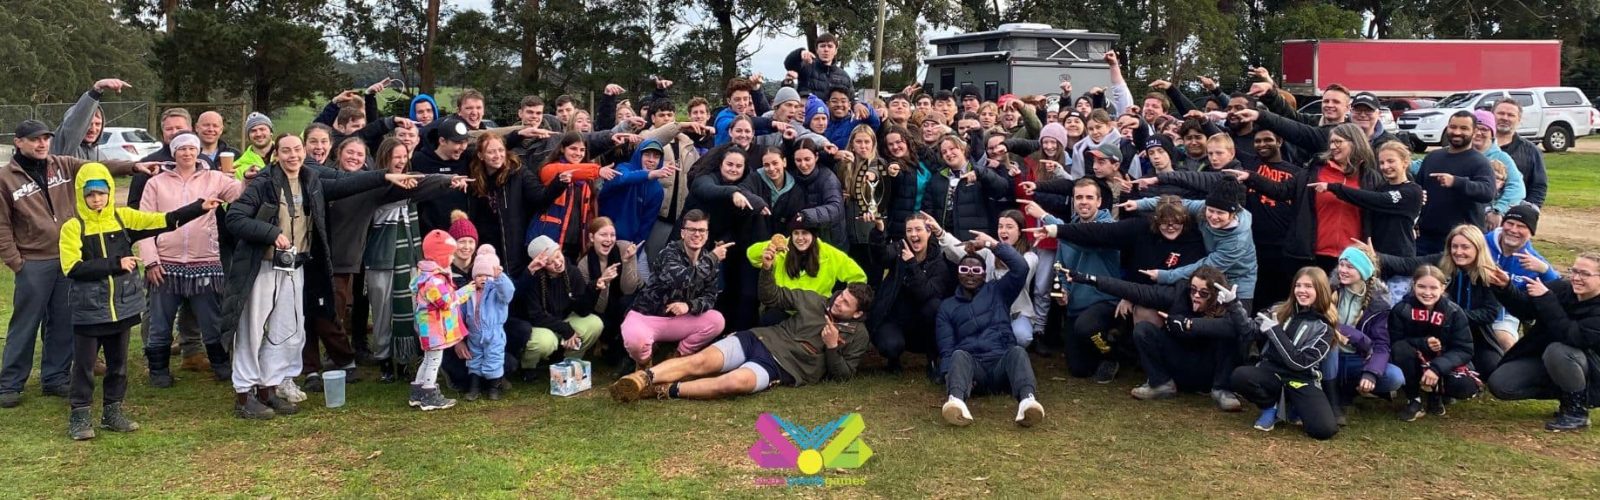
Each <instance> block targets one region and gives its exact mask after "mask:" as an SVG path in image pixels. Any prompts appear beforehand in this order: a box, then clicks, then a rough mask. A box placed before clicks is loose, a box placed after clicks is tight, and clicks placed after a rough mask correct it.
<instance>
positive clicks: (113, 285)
mask: <svg viewBox="0 0 1600 500" xmlns="http://www.w3.org/2000/svg"><path fill="white" fill-rule="evenodd" d="M96 236H97V237H99V238H100V255H101V256H102V257H106V258H109V257H110V256H111V251H110V250H107V249H106V248H107V247H106V233H100V234H98V235H96ZM106 285H108V286H109V287H110V289H111V297H110V300H107V301H106V303H107V304H109V305H110V306H111V322H113V323H115V322H116V321H117V277H116V275H114V274H113V275H111V277H109V278H106Z"/></svg>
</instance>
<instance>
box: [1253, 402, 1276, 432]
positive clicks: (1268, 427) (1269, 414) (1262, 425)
mask: <svg viewBox="0 0 1600 500" xmlns="http://www.w3.org/2000/svg"><path fill="white" fill-rule="evenodd" d="M1277 426H1278V407H1276V406H1274V407H1271V408H1267V409H1264V410H1261V416H1260V417H1257V418H1256V424H1255V426H1254V427H1255V428H1256V430H1258V431H1262V432H1272V429H1273V428H1274V427H1277Z"/></svg>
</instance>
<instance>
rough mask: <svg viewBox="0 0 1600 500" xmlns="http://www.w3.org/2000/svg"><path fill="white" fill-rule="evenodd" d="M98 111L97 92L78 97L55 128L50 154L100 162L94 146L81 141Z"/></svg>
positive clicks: (93, 90)
mask: <svg viewBox="0 0 1600 500" xmlns="http://www.w3.org/2000/svg"><path fill="white" fill-rule="evenodd" d="M99 109H100V91H99V90H97V89H89V91H87V92H84V93H83V95H81V96H78V102H75V103H73V104H72V107H70V108H67V114H66V115H64V116H62V117H61V125H60V126H58V127H56V132H55V133H56V137H55V139H54V140H52V141H50V154H53V155H65V156H71V157H73V158H78V159H82V160H89V161H100V160H101V158H100V150H99V149H98V148H97V147H96V145H95V144H94V143H90V142H84V141H83V140H84V139H86V138H87V136H88V135H89V125H91V123H92V122H93V121H94V112H95V111H96V110H99ZM100 133H101V134H105V131H104V130H101V132H100Z"/></svg>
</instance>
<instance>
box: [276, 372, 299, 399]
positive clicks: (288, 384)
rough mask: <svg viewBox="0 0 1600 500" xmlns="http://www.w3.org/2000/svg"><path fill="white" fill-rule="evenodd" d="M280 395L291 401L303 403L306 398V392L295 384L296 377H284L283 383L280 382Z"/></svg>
mask: <svg viewBox="0 0 1600 500" xmlns="http://www.w3.org/2000/svg"><path fill="white" fill-rule="evenodd" d="M278 397H280V398H283V399H286V400H288V401H289V402H290V403H301V402H304V401H305V400H306V393H305V391H302V390H300V387H299V386H297V385H294V379H292V378H286V379H283V383H281V384H278Z"/></svg>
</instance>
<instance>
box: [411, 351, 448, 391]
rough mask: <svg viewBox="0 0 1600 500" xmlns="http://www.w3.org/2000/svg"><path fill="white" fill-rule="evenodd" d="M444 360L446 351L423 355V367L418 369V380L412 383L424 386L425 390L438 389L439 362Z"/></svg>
mask: <svg viewBox="0 0 1600 500" xmlns="http://www.w3.org/2000/svg"><path fill="white" fill-rule="evenodd" d="M443 360H444V351H442V350H440V351H428V352H424V353H422V365H421V366H418V367H417V378H416V380H413V381H412V382H411V383H412V384H416V385H420V386H422V388H423V389H437V388H438V387H439V362H440V361H443Z"/></svg>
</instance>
